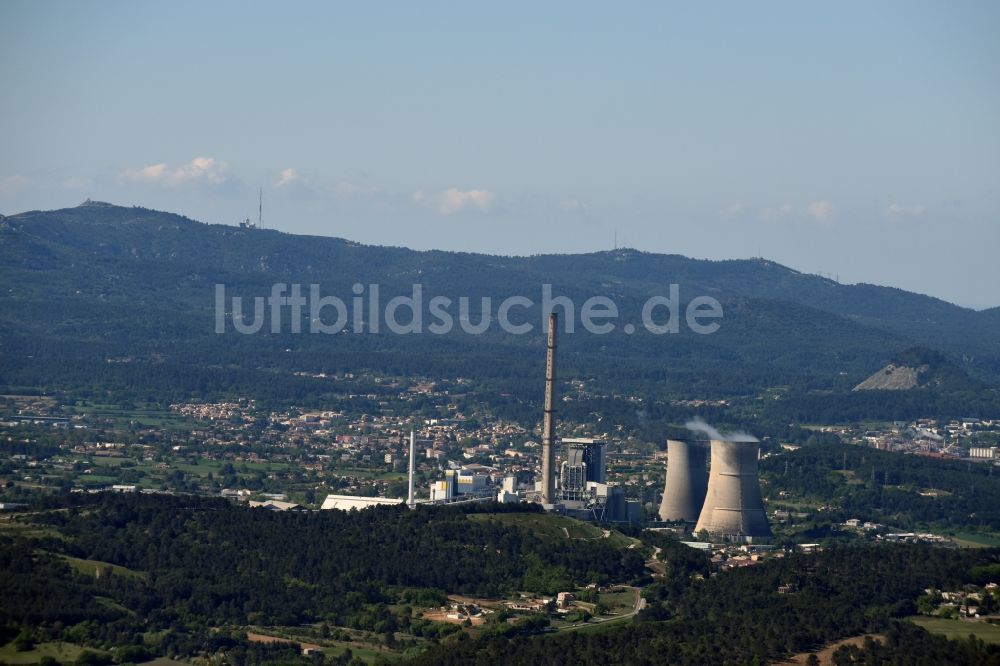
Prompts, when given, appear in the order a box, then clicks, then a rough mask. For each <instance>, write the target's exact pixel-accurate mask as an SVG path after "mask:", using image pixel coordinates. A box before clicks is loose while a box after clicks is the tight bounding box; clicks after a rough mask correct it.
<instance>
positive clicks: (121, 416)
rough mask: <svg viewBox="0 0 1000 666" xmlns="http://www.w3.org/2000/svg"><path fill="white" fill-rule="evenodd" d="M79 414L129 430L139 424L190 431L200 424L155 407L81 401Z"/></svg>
mask: <svg viewBox="0 0 1000 666" xmlns="http://www.w3.org/2000/svg"><path fill="white" fill-rule="evenodd" d="M73 411H75V412H76V413H77V414H81V415H83V414H85V415H86V416H88V417H89V418H97V419H106V420H110V421H113V422H114V424H115V426H117V427H123V428H127V427H128V426H129V425H130V424H138V425H142V426H146V427H152V428H162V429H164V430H181V431H190V430H192V429H194V428H197V426H198V422H197V421H195V420H194V419H191V418H188V417H187V416H182V415H181V414H178V413H177V412H172V411H170V410H166V409H156V408H153V407H138V406H136V407H127V408H126V407H121V406H120V405H108V404H101V403H94V402H84V401H82V400H81V401H80V402H78V403H76V405H74V406H73Z"/></svg>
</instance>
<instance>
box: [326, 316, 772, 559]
mask: <svg viewBox="0 0 1000 666" xmlns="http://www.w3.org/2000/svg"><path fill="white" fill-rule="evenodd" d="M557 326H558V317H557V315H556V314H555V313H552V314H550V315H549V317H548V331H547V335H546V345H545V346H546V359H545V400H544V406H543V419H542V433H541V435H542V436H541V456H540V458H541V460H540V464H539V467H540V468H541V469H540V470H539V471H540V474H538V475H537V476H536V477H535V483H534V486H533V488H532V487H531V486H529V487H528V488H527V489H524V488H522V489H519V488H518V480H517V477H516V476H510V475H508V476H506V477H504V478H503V479H502V483H499V482H498V481H497V479H496V478H494V479H492V480H491V477H490V475H489V474H487V473H485V472H491V473H492V471H493V470H492V468H489V467H485V466H483V465H464V466H460V465H457V464H455V463H452V462H450V461H449V462H448V465H449V467H450V468H449V469H445V470H444V478H443V479H442V480H436V481H432V482H431V485H430V497H429V498H428V499H420V500H418V499H416V497H415V475H416V449H417V439H416V433H415V432H413V431H411V432H410V437H409V469H408V472H409V474H408V483H407V496H406V498H405V499H403V498H399V499H396V498H385V497H356V496H348V495H329V496H327V498H326V501H325V502H324V503H323V508H324V509H348V510H349V509H352V508H357V509H361V508H365V507H367V506H375V505H379V504H403V503H405V504H406V505H407V506H409V507H410V508H411V509H412V508H415V507H416V506H417V505H419V504H451V503H455V502H481V501H489V500H496V501H498V502H501V503H505V504H506V503H514V502H524V501H529V502H537V503H538V504H541V505H542V506H543V507H544V508H545V510H546V511H551V512H555V513H559V514H563V515H567V516H570V517H573V518H579V519H582V520H594V521H600V522H617V523H623V522H628V523H642V522H645V515H644V514H645V512H644V510H643V507H642V504H641V502H640V500H638V499H633V498H629V497H628V496H627V494H626V492H625V487H624V486H623V485H621V484H617V483H610V482H609V481H608V478H607V463H606V459H607V442H606V441H604V440H603V439H598V438H587V437H574V438H570V437H564V438H562V439H560V438H558V437H557V436H556V409H555V404H556V330H557ZM688 427H689V428H691V429H692V430H702V431H704V432H705V433H707V434H708V437H705V438H701V439H694V438H692V439H669V440H667V473H666V482H665V485H664V489H663V496H662V499H661V502H660V506H659V511H658V517H659V519H660V521H662V522H665V523H686V524H688V525H689V526H693V531H694V533H695V534H698V535H701V534H707V535H708V536H709V538H711V539H712V540H717V541H736V542H744V543H750V542H759V541H761V540H766V539H768V538H770V537H771V536H772V533H771V528H770V526H769V525H768V522H767V516H766V514H765V512H764V503H763V500H762V498H761V493H760V485H759V482H758V479H757V459H758V457H759V454H760V444H759V443H758V441H757V440H756V439H755V438H753V437H751V436H749V435H736V436H726V435H722V434H719V433H718V432H716V431H715V430H713V429H712V428H711V427H710V426H708V425H707V424H705V423H703V422H698V421H696V422H692V423H689V424H688ZM557 444H561V445H562V451H563V453H562V456H561V457H560V458H561V462H560V464H559V465H558V467H557V465H556V462H557V457H556V447H557ZM709 454H711V456H710V455H709ZM709 462H710V464H709ZM536 469H538V468H536ZM494 483H498V484H499V485H494Z"/></svg>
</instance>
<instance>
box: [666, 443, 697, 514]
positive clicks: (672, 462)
mask: <svg viewBox="0 0 1000 666" xmlns="http://www.w3.org/2000/svg"><path fill="white" fill-rule="evenodd" d="M707 458H708V446H707V445H706V444H705V443H703V442H689V441H683V440H679V439H668V440H667V482H666V484H665V485H664V488H663V500H661V501H660V511H659V516H660V520H666V521H675V520H683V521H686V522H689V523H693V522H695V521H696V520H698V515H699V513H701V507H702V504H704V502H705V492H706V489H707V487H708V470H707V468H706V466H705V462H706V460H707Z"/></svg>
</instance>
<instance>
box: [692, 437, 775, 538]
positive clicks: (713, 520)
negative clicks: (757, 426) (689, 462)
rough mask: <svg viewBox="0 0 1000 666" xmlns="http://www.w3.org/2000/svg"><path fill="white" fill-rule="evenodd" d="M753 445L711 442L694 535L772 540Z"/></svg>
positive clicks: (754, 446) (753, 443)
mask: <svg viewBox="0 0 1000 666" xmlns="http://www.w3.org/2000/svg"><path fill="white" fill-rule="evenodd" d="M759 450H760V445H759V444H757V443H756V442H728V441H723V440H718V439H713V440H712V470H711V473H710V474H709V476H708V493H707V494H706V496H705V506H704V507H703V508H702V510H701V515H700V516H699V517H698V524H697V525H696V526H695V528H694V531H695V534H697V533H699V532H701V531H706V532H708V533H709V534H711V535H712V536H714V537H719V538H725V539H733V540H744V541H749V540H752V539H753V538H766V537H770V536H771V527H770V525H768V524H767V516H766V515H765V513H764V501H763V500H762V499H761V496H760V484H759V483H758V482H757V455H758V452H759Z"/></svg>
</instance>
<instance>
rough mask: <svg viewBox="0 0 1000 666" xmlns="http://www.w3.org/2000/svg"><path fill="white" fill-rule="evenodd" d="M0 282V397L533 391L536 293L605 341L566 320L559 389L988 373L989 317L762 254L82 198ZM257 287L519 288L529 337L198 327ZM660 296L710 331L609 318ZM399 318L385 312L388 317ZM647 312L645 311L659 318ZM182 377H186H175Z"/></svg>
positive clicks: (991, 376)
mask: <svg viewBox="0 0 1000 666" xmlns="http://www.w3.org/2000/svg"><path fill="white" fill-rule="evenodd" d="M0 273H2V276H3V282H4V284H5V285H7V288H6V289H5V290H4V292H3V294H2V295H0V304H2V308H0V309H2V314H0V330H2V332H3V339H4V340H5V345H4V351H3V354H2V358H3V361H2V363H3V366H2V373H0V383H3V384H5V385H7V386H22V387H24V386H35V387H46V386H47V387H49V388H53V387H57V386H71V385H75V384H80V383H84V384H85V383H87V382H88V381H89V378H90V377H92V376H93V375H94V373H98V374H100V375H102V376H105V375H107V376H108V382H109V386H110V385H115V384H116V382H118V383H122V382H124V383H125V384H128V383H130V382H134V381H139V380H138V376H140V375H143V376H146V380H144V381H148V382H152V383H151V384H150V386H153V387H155V386H156V385H158V383H159V382H163V383H165V385H173V384H175V383H176V384H177V386H178V388H177V390H179V391H181V392H183V391H188V392H195V391H197V390H200V389H199V387H200V388H206V387H209V388H211V389H212V390H217V389H219V387H221V386H224V385H225V384H226V383H227V382H231V381H236V380H234V379H233V377H235V376H240V377H242V378H243V379H241V380H239V381H237V382H236V383H237V384H239V383H240V381H249V382H250V383H251V384H253V383H254V382H255V381H256V380H253V379H252V378H250V375H253V374H254V373H271V375H273V373H275V372H278V373H280V374H283V375H288V374H290V371H292V372H304V373H318V372H328V373H330V372H337V371H353V370H358V369H361V368H364V369H372V370H375V371H378V372H385V373H406V374H409V375H413V376H416V375H421V374H428V375H430V374H437V375H438V376H477V377H479V378H481V379H487V380H494V381H496V382H497V383H498V385H503V384H506V385H508V386H517V385H523V384H522V383H523V382H526V381H529V379H531V380H534V379H537V377H536V375H537V368H538V365H539V363H540V362H541V359H542V356H541V351H540V350H541V334H540V333H539V332H538V331H539V330H540V326H539V322H540V321H541V312H540V303H541V301H542V285H543V284H551V285H552V290H553V293H554V294H555V295H566V296H569V297H570V298H572V299H573V303H574V305H575V308H576V316H577V318H578V317H579V313H580V307H581V306H582V304H583V302H584V301H585V300H586V299H587V298H589V297H591V296H598V295H603V296H609V297H611V298H612V299H613V300H614V302H615V303H616V304H617V306H618V308H619V310H620V313H621V315H620V317H619V318H618V320H617V324H618V325H617V326H616V330H615V331H614V332H612V333H610V334H607V335H594V334H591V333H587V332H585V331H582V330H581V329H579V321H578V320H577V331H576V332H575V333H573V334H569V335H565V336H564V338H563V340H562V342H561V345H562V347H563V348H564V350H565V352H564V353H565V357H564V359H565V360H564V363H563V372H564V373H565V377H567V378H569V377H574V376H576V377H584V378H592V379H596V380H597V381H598V382H599V383H601V384H604V385H605V386H608V387H611V388H615V387H618V388H622V389H629V390H651V391H652V390H655V391H657V392H663V393H666V394H672V395H683V396H690V395H699V394H701V395H709V394H715V395H717V394H727V393H747V392H748V391H749V392H753V391H754V390H756V389H764V388H767V387H771V386H780V385H789V384H795V385H799V386H801V387H802V388H804V389H806V390H813V389H815V390H835V391H849V390H850V388H851V387H853V386H855V385H856V384H858V383H859V382H861V381H862V380H863V379H864V378H865V377H868V376H869V375H870V374H871V373H872V372H873V371H874V370H875V369H877V368H879V367H881V366H883V365H884V364H885V363H886V362H887V361H888V360H889V359H891V358H892V357H893V356H894V355H895V354H897V353H898V352H899V351H900V350H903V349H907V348H909V347H912V346H914V345H923V346H927V347H931V348H933V349H937V350H939V351H940V352H942V353H943V354H945V355H946V356H947V357H948V358H949V359H950V360H951V361H953V362H954V363H956V364H957V365H958V366H959V367H961V368H962V369H964V370H966V371H968V372H969V373H971V374H973V375H975V376H978V377H980V378H982V379H984V380H986V381H988V382H991V383H992V382H993V381H995V380H997V379H998V378H1000V316H998V314H1000V309H997V308H994V309H992V310H987V311H983V312H976V311H973V310H969V309H966V308H962V307H958V306H956V305H952V304H950V303H947V302H945V301H942V300H939V299H935V298H931V297H928V296H923V295H919V294H913V293H910V292H906V291H903V290H900V289H895V288H891V287H879V286H875V285H867V284H858V285H844V284H838V283H837V282H835V281H833V280H829V279H826V278H823V277H818V276H815V275H807V274H803V273H800V272H798V271H795V270H792V269H789V268H786V267H784V266H781V265H779V264H777V263H774V262H771V261H767V260H764V259H746V260H729V261H707V260H698V259H690V258H687V257H683V256H680V255H661V254H651V253H645V252H641V251H638V250H632V249H622V250H616V251H607V252H596V253H591V254H580V255H538V256H530V257H507V256H491V255H484V254H467V253H454V252H442V251H424V252H418V251H413V250H408V249H405V248H397V247H378V246H365V245H360V244H357V243H354V242H351V241H348V240H344V239H340V238H325V237H313V236H294V235H290V234H285V233H280V232H278V231H273V230H256V229H243V228H238V227H233V226H226V225H210V224H203V223H200V222H197V221H194V220H191V219H188V218H185V217H182V216H178V215H174V214H171V213H165V212H158V211H153V210H148V209H144V208H126V207H120V206H114V205H110V204H103V203H95V202H88V203H86V204H84V205H81V206H78V207H75V208H68V209H62V210H54V211H31V212H26V213H20V214H17V215H11V216H8V217H5V218H3V219H2V220H0ZM275 282H286V283H300V284H302V285H305V287H304V288H305V289H308V285H309V284H313V283H317V284H320V285H321V287H322V294H324V295H326V294H334V295H337V296H339V297H340V298H342V299H343V300H344V301H345V302H348V301H349V298H350V297H351V295H352V292H351V287H352V285H354V284H355V283H361V284H362V285H366V288H367V285H370V284H378V285H379V288H380V296H381V303H382V305H383V307H384V304H385V303H386V302H387V301H388V300H389V299H390V298H392V297H393V296H395V295H409V294H410V293H411V290H412V285H413V284H414V283H419V284H421V285H422V288H423V295H424V300H425V306H424V308H425V309H426V307H427V306H426V302H427V300H429V299H430V298H431V297H432V296H435V295H444V296H448V297H451V298H453V299H456V300H457V298H458V297H459V296H468V297H470V298H471V299H472V303H473V307H472V312H471V313H470V319H471V320H472V321H478V319H479V315H478V312H477V310H478V302H479V298H480V297H482V296H491V297H492V298H493V305H492V308H493V310H494V311H493V315H494V316H495V315H496V312H495V310H496V307H497V304H498V303H499V302H500V301H501V300H502V299H504V298H506V297H508V296H514V295H521V296H526V297H528V298H530V299H531V300H532V301H533V302H534V306H533V307H532V308H529V309H525V310H518V311H516V312H518V313H521V314H522V317H525V318H526V321H528V322H529V323H534V324H535V328H534V333H533V334H528V335H511V334H508V333H504V332H503V331H500V330H499V329H498V328H497V327H496V326H493V327H491V328H490V330H489V331H488V332H487V333H485V334H483V335H468V334H464V333H462V332H461V331H457V332H452V333H451V334H449V335H431V334H423V335H393V334H386V333H385V332H384V331H383V332H382V333H381V334H379V335H371V334H365V335H354V334H339V335H333V336H331V335H309V334H305V333H303V334H292V333H289V332H287V331H288V324H287V323H286V324H285V328H284V329H283V330H284V331H285V332H283V333H281V334H277V335H275V334H270V333H266V332H263V331H262V332H260V333H257V334H254V335H238V334H235V333H233V332H232V329H231V328H230V333H229V334H227V335H217V334H215V333H214V322H215V320H214V306H215V285H216V284H224V285H226V290H227V291H226V293H227V297H231V296H233V295H242V296H248V297H254V296H256V297H266V296H268V295H269V293H270V289H271V285H272V284H273V283H275ZM670 284H677V285H679V294H680V302H681V305H682V306H683V305H684V304H686V303H688V302H689V301H690V300H691V299H692V298H694V297H697V296H702V295H707V296H712V297H714V298H717V299H718V300H719V301H720V302H721V303H722V306H723V309H724V317H723V318H722V319H721V320H720V324H721V327H720V329H719V331H718V332H717V333H715V334H713V335H697V334H694V333H693V332H691V331H690V330H688V329H687V327H685V326H683V325H682V326H681V327H680V331H679V332H678V333H677V334H668V335H653V334H651V333H648V332H646V331H645V330H643V329H642V327H641V326H640V327H638V329H639V330H638V331H637V332H636V333H635V334H634V335H626V334H625V333H623V332H622V325H621V324H623V323H625V322H635V323H636V324H638V323H639V321H640V312H641V309H642V304H643V303H644V302H645V301H646V300H647V299H648V298H650V297H651V296H655V295H659V296H668V295H669V293H670V290H669V285H670ZM366 294H367V292H366ZM366 297H367V296H366ZM453 312H454V309H453ZM524 313H527V314H524ZM408 316H409V315H408V314H407V313H406V312H405V310H404V313H403V314H401V315H400V320H402V321H407V320H408ZM665 316H666V315H665V313H664V311H662V310H661V312H660V313H659V315H658V317H659V318H665ZM681 317H682V318H683V310H681ZM425 318H426V317H425ZM425 325H426V324H425ZM305 326H306V329H307V328H308V322H306V323H305ZM457 328H458V326H457V325H456V329H457ZM264 330H265V331H266V327H265V329H264ZM526 350H530V353H527V354H526V353H525V351H526ZM142 367H146V370H140V368H142ZM185 372H186V373H189V374H193V375H194V376H197V377H198V378H199V379H197V380H192V379H179V377H181V376H182V375H183V374H184V373H185ZM152 376H155V377H153V378H151V377H152ZM169 376H175V379H177V381H176V382H175V381H174V379H170V378H169ZM130 377H131V379H130ZM295 381H298V380H295Z"/></svg>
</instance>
